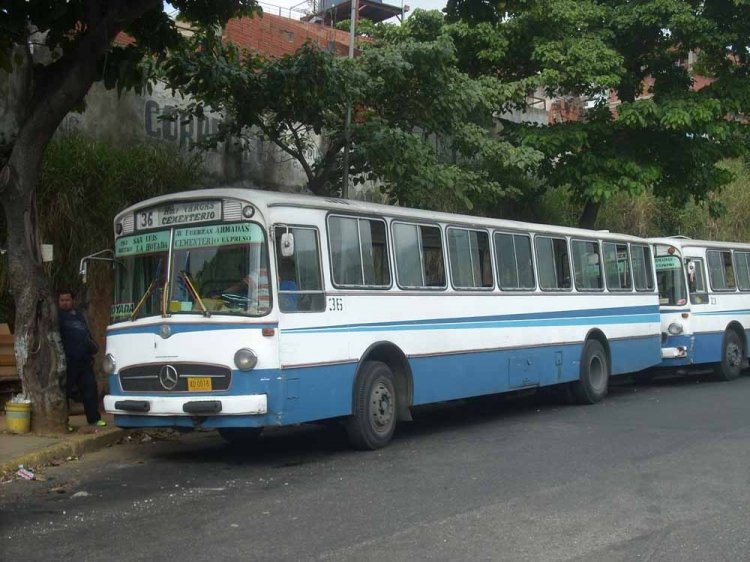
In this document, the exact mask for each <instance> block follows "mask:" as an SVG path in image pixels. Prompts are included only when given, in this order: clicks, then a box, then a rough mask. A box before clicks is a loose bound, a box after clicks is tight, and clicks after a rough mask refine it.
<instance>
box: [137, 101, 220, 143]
mask: <svg viewBox="0 0 750 562" xmlns="http://www.w3.org/2000/svg"><path fill="white" fill-rule="evenodd" d="M220 124H221V119H218V118H216V117H210V116H209V117H196V116H194V115H188V114H184V113H180V111H179V109H178V108H177V107H175V106H171V105H165V106H160V105H159V103H158V102H156V101H154V100H147V101H146V104H145V106H144V116H143V127H144V130H145V132H146V135H148V136H149V137H151V138H154V139H160V140H165V141H169V142H173V143H175V144H177V145H179V147H180V148H192V147H193V146H195V145H196V144H198V143H200V142H201V141H202V140H203V139H204V138H206V137H207V136H209V135H213V134H216V133H217V132H218V131H219V125H220Z"/></svg>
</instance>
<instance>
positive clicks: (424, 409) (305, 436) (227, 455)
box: [150, 373, 731, 468]
mask: <svg viewBox="0 0 750 562" xmlns="http://www.w3.org/2000/svg"><path fill="white" fill-rule="evenodd" d="M697 384H726V383H718V382H715V381H714V380H713V379H712V378H711V375H710V374H706V373H699V374H688V375H662V376H659V377H657V378H655V379H653V380H652V381H650V382H648V383H646V384H639V385H636V384H635V383H634V382H633V381H632V380H631V379H630V377H619V378H617V379H614V380H613V382H612V384H611V385H610V390H609V396H608V397H607V399H606V401H612V400H618V399H619V398H620V397H622V396H626V395H629V394H632V393H633V392H634V390H636V389H637V390H640V391H641V392H648V390H649V389H650V388H658V389H663V388H669V387H675V388H676V387H687V386H691V385H697ZM728 384H731V383H728ZM575 407H576V406H568V405H566V403H565V400H564V399H561V397H560V396H559V394H558V393H556V392H554V391H540V392H537V391H533V390H530V391H520V392H515V393H508V394H502V395H491V396H482V397H477V398H470V399H463V400H455V401H451V402H443V403H438V404H431V405H427V406H420V407H417V408H414V412H413V417H414V421H413V422H411V423H401V424H400V425H399V427H398V429H397V431H396V435H395V436H394V442H393V444H392V445H391V446H394V447H398V446H399V444H405V443H409V442H411V441H415V440H422V439H425V438H427V436H429V435H439V434H442V433H449V432H450V433H452V432H469V431H470V430H471V429H473V428H478V427H479V426H482V425H485V424H497V423H512V422H519V421H520V422H523V421H524V418H527V417H528V418H531V417H532V416H533V417H536V416H538V415H539V414H540V413H546V412H553V411H556V410H562V409H566V408H575ZM589 407H594V408H596V407H598V405H594V406H589ZM349 454H351V455H360V454H362V453H359V452H356V451H353V450H352V449H351V448H350V446H349V443H348V440H347V436H346V431H345V430H344V427H343V424H342V423H341V421H340V420H331V421H326V422H320V423H310V424H303V425H299V426H290V427H281V428H269V429H266V430H265V431H264V432H263V434H262V435H261V437H260V439H259V440H258V441H257V442H256V443H254V444H252V445H246V446H237V445H230V444H228V443H225V442H224V441H223V440H222V439H221V438H220V437H219V436H218V434H216V433H214V432H202V431H201V432H196V433H194V434H186V435H183V436H180V437H179V438H178V439H175V445H174V446H173V447H166V448H165V447H162V448H160V449H159V450H154V451H153V452H152V455H155V456H158V457H160V458H161V459H162V460H166V461H171V462H175V463H181V462H191V463H205V464H219V465H230V466H231V465H240V464H241V465H247V464H258V465H263V466H265V467H269V466H270V467H272V468H287V467H296V466H301V465H305V464H308V463H313V462H321V461H324V460H326V459H327V458H330V457H334V456H335V457H337V458H338V457H340V456H341V455H349ZM365 454H377V453H365ZM150 456H151V455H150ZM152 458H153V457H152Z"/></svg>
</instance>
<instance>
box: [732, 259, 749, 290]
mask: <svg viewBox="0 0 750 562" xmlns="http://www.w3.org/2000/svg"><path fill="white" fill-rule="evenodd" d="M734 261H735V262H736V264H737V265H736V268H735V269H736V270H737V285H738V286H739V288H740V291H750V252H735V253H734Z"/></svg>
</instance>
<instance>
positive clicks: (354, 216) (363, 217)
mask: <svg viewBox="0 0 750 562" xmlns="http://www.w3.org/2000/svg"><path fill="white" fill-rule="evenodd" d="M331 218H342V219H354V220H356V221H357V239H358V241H359V253H360V259H362V238H361V236H360V230H359V221H360V220H370V221H376V222H382V223H383V225H384V229H383V234H384V235H385V243H384V247H385V251H386V256H385V258H386V259H385V260H384V261H385V263H386V264H387V265H388V277H389V283H388V285H342V284H340V283H336V277H335V275H334V271H333V251H332V249H331V242H332V238H331V224H330V220H331ZM325 227H326V228H325V233H326V248H327V251H328V272H329V274H330V276H331V286H332V287H334V288H335V289H339V290H344V291H389V290H391V289H392V288H393V284H394V283H393V269H392V267H391V255H390V254H391V249H390V244H391V242H390V240H389V237H390V236H389V235H390V229H389V228H388V220H387V219H386V217H384V216H377V215H369V214H363V215H358V214H354V213H341V212H330V213H326V216H325ZM361 263H362V264H363V263H364V261H362V262H361ZM362 280H363V281H364V274H363V279H362Z"/></svg>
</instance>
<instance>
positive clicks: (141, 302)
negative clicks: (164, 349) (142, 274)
mask: <svg viewBox="0 0 750 562" xmlns="http://www.w3.org/2000/svg"><path fill="white" fill-rule="evenodd" d="M160 276H161V258H160V259H159V262H158V263H157V264H156V272H155V273H154V278H153V279H152V280H151V283H149V285H148V288H147V289H146V292H145V293H143V296H142V297H141V300H139V301H138V304H137V305H136V307H135V308H134V309H133V312H132V313H131V314H130V321H131V322H132V321H133V320H135V319H136V318H137V317H138V312H139V311H140V310H141V308H142V307H143V305H144V304H145V302H146V301H147V300H148V298H149V297H150V296H151V293H153V292H154V289H155V288H156V287H157V282H158V281H159V277H160ZM164 294H166V292H165V293H164ZM161 304H162V307H161V313H162V316H163V315H164V310H165V307H164V303H163V302H162V303H161Z"/></svg>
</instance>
